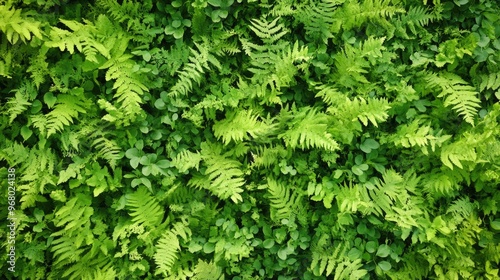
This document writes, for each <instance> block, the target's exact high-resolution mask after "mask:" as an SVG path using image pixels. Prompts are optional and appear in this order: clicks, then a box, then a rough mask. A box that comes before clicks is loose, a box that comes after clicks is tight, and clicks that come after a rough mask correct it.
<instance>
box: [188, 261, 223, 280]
mask: <svg viewBox="0 0 500 280" xmlns="http://www.w3.org/2000/svg"><path fill="white" fill-rule="evenodd" d="M193 272H194V276H193V278H192V279H193V280H219V279H224V276H223V275H222V269H221V268H220V267H219V266H217V265H216V264H214V263H212V262H210V263H207V262H205V261H203V260H199V261H198V263H197V264H196V267H195V269H194V271H193Z"/></svg>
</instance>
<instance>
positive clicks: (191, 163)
mask: <svg viewBox="0 0 500 280" xmlns="http://www.w3.org/2000/svg"><path fill="white" fill-rule="evenodd" d="M201 159H202V158H201V155H200V154H199V153H198V152H196V153H193V152H190V151H188V150H183V151H181V152H180V153H178V154H177V156H176V157H175V158H174V159H173V160H172V164H173V165H174V166H175V167H177V169H179V172H181V173H184V172H186V171H187V170H188V169H190V168H196V170H198V169H199V166H200V161H201Z"/></svg>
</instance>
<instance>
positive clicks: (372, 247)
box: [365, 241, 378, 254]
mask: <svg viewBox="0 0 500 280" xmlns="http://www.w3.org/2000/svg"><path fill="white" fill-rule="evenodd" d="M377 247H378V244H377V242H375V241H368V242H366V246H365V248H366V251H367V252H368V253H370V254H371V253H374V252H375V251H376V250H377Z"/></svg>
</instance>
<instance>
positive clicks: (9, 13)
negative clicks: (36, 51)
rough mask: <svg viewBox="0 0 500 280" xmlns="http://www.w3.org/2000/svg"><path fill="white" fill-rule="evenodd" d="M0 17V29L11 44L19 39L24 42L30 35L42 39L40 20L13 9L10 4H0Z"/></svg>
mask: <svg viewBox="0 0 500 280" xmlns="http://www.w3.org/2000/svg"><path fill="white" fill-rule="evenodd" d="M0 4H1V3H0ZM8 5H9V4H8ZM0 18H1V19H2V20H1V21H0V31H2V32H3V33H5V36H6V37H7V40H8V41H9V42H10V43H11V44H16V43H17V42H18V41H19V39H21V41H23V42H24V43H26V41H29V40H31V38H32V35H33V36H35V37H37V38H38V39H40V40H42V30H41V28H40V26H41V22H39V21H36V20H34V19H33V18H32V17H29V16H27V15H26V14H22V10H21V9H15V8H13V7H11V6H10V5H9V6H6V5H0Z"/></svg>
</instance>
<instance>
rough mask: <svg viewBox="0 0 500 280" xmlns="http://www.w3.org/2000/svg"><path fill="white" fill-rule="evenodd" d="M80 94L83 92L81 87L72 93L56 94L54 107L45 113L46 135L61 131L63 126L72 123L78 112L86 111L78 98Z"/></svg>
mask: <svg viewBox="0 0 500 280" xmlns="http://www.w3.org/2000/svg"><path fill="white" fill-rule="evenodd" d="M78 94H80V95H78ZM81 94H83V89H80V90H76V91H75V93H74V95H73V94H71V95H69V94H60V95H58V96H57V102H56V105H55V107H54V109H53V110H52V111H51V112H50V113H48V114H47V115H46V117H47V127H46V128H47V137H50V136H51V135H52V134H55V133H57V132H60V131H62V130H63V129H64V127H65V126H69V125H70V124H72V123H73V120H74V119H76V118H77V117H78V115H79V113H86V110H85V109H84V107H85V104H84V103H83V102H82V101H81V99H80V98H81Z"/></svg>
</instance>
